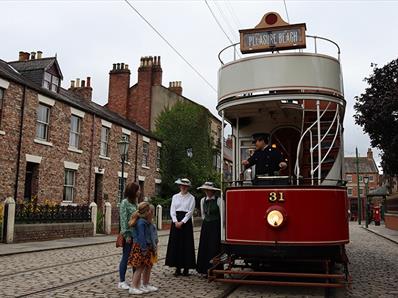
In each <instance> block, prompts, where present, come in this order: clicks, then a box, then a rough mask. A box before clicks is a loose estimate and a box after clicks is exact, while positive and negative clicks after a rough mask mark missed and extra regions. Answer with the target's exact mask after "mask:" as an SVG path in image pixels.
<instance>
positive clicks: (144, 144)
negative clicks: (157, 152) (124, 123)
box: [142, 141, 149, 169]
mask: <svg viewBox="0 0 398 298" xmlns="http://www.w3.org/2000/svg"><path fill="white" fill-rule="evenodd" d="M145 148H147V150H145ZM145 151H146V152H145ZM142 167H143V168H147V169H149V142H146V141H143V142H142Z"/></svg>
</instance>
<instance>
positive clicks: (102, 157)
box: [99, 155, 111, 160]
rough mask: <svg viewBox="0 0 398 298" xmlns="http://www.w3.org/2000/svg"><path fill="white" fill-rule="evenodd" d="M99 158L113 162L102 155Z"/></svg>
mask: <svg viewBox="0 0 398 298" xmlns="http://www.w3.org/2000/svg"><path fill="white" fill-rule="evenodd" d="M99 158H101V159H106V160H111V158H110V157H108V156H103V155H100V156H99Z"/></svg>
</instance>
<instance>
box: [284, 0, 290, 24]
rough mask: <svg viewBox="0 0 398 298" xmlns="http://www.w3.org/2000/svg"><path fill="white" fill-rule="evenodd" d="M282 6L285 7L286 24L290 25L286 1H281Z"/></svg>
mask: <svg viewBox="0 0 398 298" xmlns="http://www.w3.org/2000/svg"><path fill="white" fill-rule="evenodd" d="M283 4H284V5H285V12H286V18H287V22H288V23H289V24H290V19H289V13H288V12H287V5H286V0H283Z"/></svg>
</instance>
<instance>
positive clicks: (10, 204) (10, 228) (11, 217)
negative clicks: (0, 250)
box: [4, 197, 15, 243]
mask: <svg viewBox="0 0 398 298" xmlns="http://www.w3.org/2000/svg"><path fill="white" fill-rule="evenodd" d="M4 206H7V207H6V210H7V215H6V216H7V222H5V223H4V224H6V226H7V230H6V231H5V232H6V234H5V240H6V243H13V242H14V227H15V201H14V199H13V198H11V197H9V198H7V199H6V201H5V202H4Z"/></svg>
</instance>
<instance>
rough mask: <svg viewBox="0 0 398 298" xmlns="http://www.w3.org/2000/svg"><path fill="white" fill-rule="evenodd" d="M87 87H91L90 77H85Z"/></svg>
mask: <svg viewBox="0 0 398 298" xmlns="http://www.w3.org/2000/svg"><path fill="white" fill-rule="evenodd" d="M87 87H91V77H87Z"/></svg>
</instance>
